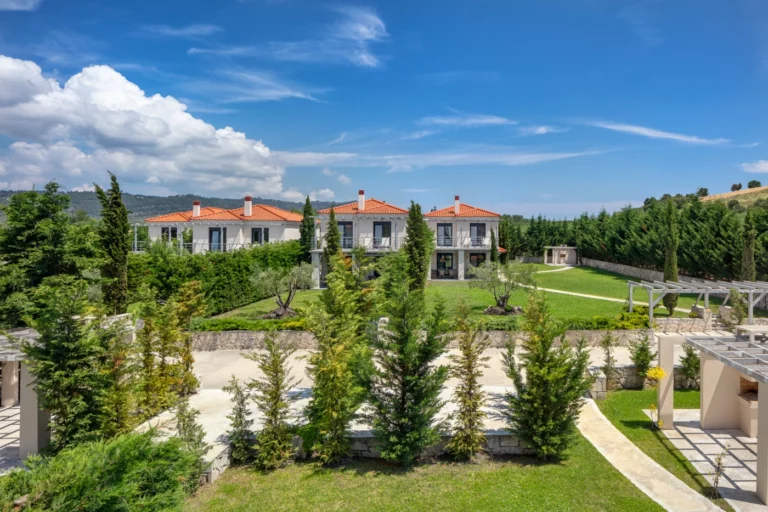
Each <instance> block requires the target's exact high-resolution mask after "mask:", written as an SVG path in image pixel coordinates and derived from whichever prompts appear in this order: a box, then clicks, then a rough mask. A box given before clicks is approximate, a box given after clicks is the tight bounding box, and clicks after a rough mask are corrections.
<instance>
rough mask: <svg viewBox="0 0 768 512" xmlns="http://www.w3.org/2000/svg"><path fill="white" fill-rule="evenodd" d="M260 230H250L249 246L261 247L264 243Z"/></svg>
mask: <svg viewBox="0 0 768 512" xmlns="http://www.w3.org/2000/svg"><path fill="white" fill-rule="evenodd" d="M261 234H262V231H261V228H251V244H253V245H261V244H263V243H264V241H263V239H262V238H261Z"/></svg>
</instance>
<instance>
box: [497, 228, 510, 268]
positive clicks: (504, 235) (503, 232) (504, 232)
mask: <svg viewBox="0 0 768 512" xmlns="http://www.w3.org/2000/svg"><path fill="white" fill-rule="evenodd" d="M499 247H500V248H503V249H504V251H499V262H500V263H501V264H502V265H505V264H506V263H507V261H508V257H509V221H508V220H507V219H506V218H502V219H501V222H500V223H499Z"/></svg>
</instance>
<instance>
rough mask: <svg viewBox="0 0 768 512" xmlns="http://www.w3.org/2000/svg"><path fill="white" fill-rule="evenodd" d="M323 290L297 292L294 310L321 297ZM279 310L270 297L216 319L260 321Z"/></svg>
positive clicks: (292, 305) (218, 316)
mask: <svg viewBox="0 0 768 512" xmlns="http://www.w3.org/2000/svg"><path fill="white" fill-rule="evenodd" d="M321 293H322V290H300V291H298V292H296V297H295V298H294V299H293V302H292V303H291V307H292V308H293V309H301V308H302V307H304V306H306V305H307V304H309V303H310V302H312V301H314V300H315V299H317V298H319V297H320V294H321ZM276 308H277V304H275V299H274V298H272V297H270V298H268V299H264V300H260V301H258V302H254V303H253V304H248V305H247V306H243V307H241V308H237V309H233V310H232V311H227V312H226V313H222V314H220V315H217V316H216V317H215V318H244V319H246V320H258V319H260V318H261V317H262V316H264V315H266V314H267V313H269V312H270V311H274V310H275V309H276Z"/></svg>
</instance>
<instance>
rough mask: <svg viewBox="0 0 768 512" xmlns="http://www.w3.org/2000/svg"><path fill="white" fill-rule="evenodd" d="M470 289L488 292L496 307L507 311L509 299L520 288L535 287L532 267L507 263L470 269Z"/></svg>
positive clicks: (513, 262) (486, 264)
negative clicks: (491, 295)
mask: <svg viewBox="0 0 768 512" xmlns="http://www.w3.org/2000/svg"><path fill="white" fill-rule="evenodd" d="M469 275H470V277H472V278H473V279H472V280H471V281H470V282H469V287H470V288H480V289H481V290H488V291H489V292H491V293H492V294H493V299H494V300H495V301H496V306H498V307H500V308H504V309H505V310H506V309H507V304H508V303H509V297H510V296H511V295H512V293H514V292H515V291H517V290H519V289H521V288H531V287H533V286H535V285H536V282H535V281H534V279H533V266H532V265H526V264H523V263H518V262H516V261H508V262H507V263H504V264H500V263H484V264H483V265H480V266H479V267H475V268H473V269H470V271H469Z"/></svg>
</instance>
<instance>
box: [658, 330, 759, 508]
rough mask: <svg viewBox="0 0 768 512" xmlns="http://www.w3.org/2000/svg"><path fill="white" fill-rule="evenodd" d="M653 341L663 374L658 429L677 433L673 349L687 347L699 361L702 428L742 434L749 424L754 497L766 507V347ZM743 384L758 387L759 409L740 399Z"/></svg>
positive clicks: (715, 340)
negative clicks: (754, 466) (752, 441)
mask: <svg viewBox="0 0 768 512" xmlns="http://www.w3.org/2000/svg"><path fill="white" fill-rule="evenodd" d="M657 337H658V340H659V366H660V367H661V368H662V369H663V370H664V373H665V376H664V378H663V379H662V380H661V382H660V383H659V388H658V393H659V402H658V403H659V409H658V410H659V420H660V421H661V428H662V429H674V428H675V427H674V406H673V404H674V365H675V360H674V347H675V345H682V344H688V345H691V346H693V347H695V348H696V349H698V351H699V355H700V357H701V370H700V378H701V395H700V409H701V410H700V413H701V419H700V421H701V428H703V429H739V430H742V431H744V422H747V424H748V425H749V428H748V430H752V431H753V432H751V433H747V436H748V437H757V471H756V474H757V482H756V483H757V485H756V491H757V495H758V497H759V498H760V500H762V502H763V503H768V343H755V342H750V341H749V340H746V339H741V338H736V337H733V336H719V335H714V336H712V335H706V336H688V337H685V338H684V337H683V335H680V334H658V335H657ZM743 380H745V381H748V382H753V383H754V382H756V383H757V403H755V402H747V401H746V399H745V398H743V397H742V381H743ZM755 406H756V410H755ZM745 415H747V416H745ZM754 422H756V425H755V424H754ZM755 433H756V435H755Z"/></svg>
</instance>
